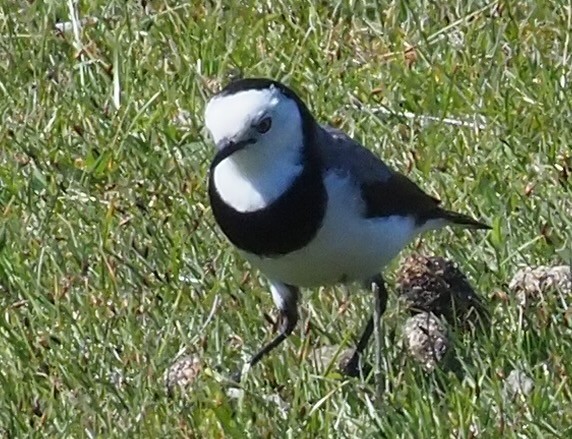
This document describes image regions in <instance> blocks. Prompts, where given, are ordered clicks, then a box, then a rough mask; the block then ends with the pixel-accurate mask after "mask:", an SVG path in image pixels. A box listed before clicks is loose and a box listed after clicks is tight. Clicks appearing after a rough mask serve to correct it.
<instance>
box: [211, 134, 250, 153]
mask: <svg viewBox="0 0 572 439" xmlns="http://www.w3.org/2000/svg"><path fill="white" fill-rule="evenodd" d="M252 143H254V139H246V140H240V141H238V142H237V141H234V140H232V139H226V138H225V139H221V140H220V141H218V142H217V144H216V148H217V150H219V151H220V152H222V153H223V154H224V156H225V157H229V156H231V155H232V154H234V153H235V152H238V151H240V150H241V149H244V148H245V147H246V146H248V145H250V144H252Z"/></svg>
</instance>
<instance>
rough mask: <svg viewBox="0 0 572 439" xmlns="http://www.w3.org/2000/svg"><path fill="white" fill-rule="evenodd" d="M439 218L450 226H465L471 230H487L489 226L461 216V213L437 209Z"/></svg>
mask: <svg viewBox="0 0 572 439" xmlns="http://www.w3.org/2000/svg"><path fill="white" fill-rule="evenodd" d="M439 214H440V215H439V217H440V218H443V219H445V220H447V221H449V222H450V223H451V224H457V225H459V226H465V227H467V228H471V229H484V230H489V229H490V228H491V226H489V225H487V224H484V223H481V222H479V221H477V220H475V219H473V218H471V217H470V216H467V215H463V214H462V213H457V212H451V211H450V210H445V209H439Z"/></svg>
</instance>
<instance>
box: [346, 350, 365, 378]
mask: <svg viewBox="0 0 572 439" xmlns="http://www.w3.org/2000/svg"><path fill="white" fill-rule="evenodd" d="M340 371H341V373H342V374H344V375H345V376H348V377H352V378H355V377H359V376H363V377H367V376H368V375H369V373H370V372H371V366H370V365H369V364H367V363H366V362H364V361H363V360H362V358H361V354H360V353H359V352H357V351H354V353H353V354H352V355H351V356H348V357H346V358H342V359H341V361H340Z"/></svg>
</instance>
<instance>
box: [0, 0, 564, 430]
mask: <svg viewBox="0 0 572 439" xmlns="http://www.w3.org/2000/svg"><path fill="white" fill-rule="evenodd" d="M199 3H200V5H199ZM220 3H224V4H231V3H233V4H234V5H233V6H220V4H219V2H214V1H209V2H179V1H170V0H169V1H150V2H135V1H132V2H125V1H117V0H111V1H103V0H95V1H90V2H87V1H81V2H75V1H73V0H69V1H68V2H39V1H36V2H34V1H28V2H25V1H16V0H7V1H4V2H3V3H2V4H1V5H0V93H1V95H2V98H1V99H0V112H1V114H2V126H1V128H0V208H1V212H2V215H1V216H0V293H1V294H0V306H1V307H2V313H1V315H0V334H1V335H0V364H1V370H0V383H1V388H2V392H1V394H0V431H1V432H2V433H1V435H2V436H4V437H36V436H37V437H40V436H42V437H43V436H52V437H54V436H55V437H83V436H88V437H160V436H163V437H244V436H249V437H290V436H297V437H354V436H361V437H381V436H384V437H390V438H393V437H403V438H412V437H415V438H420V437H421V438H431V437H434V438H447V437H454V438H469V437H471V438H475V437H486V438H496V437H506V438H523V437H527V438H528V437H543V438H544V437H562V438H566V437H570V436H571V425H572V408H571V405H570V399H571V398H572V394H571V393H572V392H571V390H570V379H571V376H572V375H571V374H572V358H571V355H572V354H571V352H572V329H571V325H572V322H571V319H570V315H571V313H570V306H572V305H571V304H572V299H571V297H570V296H566V297H563V298H562V297H560V296H557V295H552V296H550V295H549V296H546V300H544V301H542V302H541V303H538V304H536V305H535V306H533V307H527V308H523V307H521V306H519V301H518V300H517V299H516V297H515V295H514V294H512V293H511V291H510V290H509V288H508V284H509V281H510V279H511V277H512V276H513V275H514V273H515V272H516V271H517V270H518V269H519V268H520V267H522V266H536V265H562V264H569V263H570V260H571V259H572V247H571V245H572V244H571V242H572V241H571V238H572V232H571V230H572V228H571V225H572V201H571V200H572V196H571V195H572V194H571V192H572V191H571V181H572V180H571V178H570V174H571V167H572V163H571V161H572V159H571V155H572V154H571V145H572V130H571V129H570V126H571V120H572V107H571V105H572V95H571V93H570V90H571V85H570V82H571V81H572V74H571V70H570V66H571V65H572V59H571V51H572V48H571V47H570V38H571V33H570V28H571V26H572V25H571V23H572V18H571V15H572V5H571V4H570V2H557V1H553V2H550V1H533V0H520V1H516V0H515V1H512V0H507V1H498V2H494V1H493V2H484V1H472V2H454V1H443V2H431V1H424V0H412V1H408V2H400V1H395V2H386V3H378V2H373V1H354V2H347V1H337V2H323V1H322V2H297V3H295V2H286V1H283V0H282V1H273V2H270V1H267V2H265V1H260V2H254V1H247V2H240V3H239V2H220ZM74 5H76V6H74ZM240 74H243V75H249V76H254V75H257V76H269V77H273V78H277V79H281V80H283V81H285V82H287V83H288V84H289V85H291V86H292V87H293V88H295V89H296V90H298V91H299V93H300V95H301V96H302V98H304V99H305V100H306V101H307V102H308V105H309V106H310V108H311V109H312V110H313V112H314V113H315V114H316V115H317V117H318V118H319V119H320V120H321V121H324V122H329V123H331V124H333V125H336V126H339V127H341V128H343V129H344V130H347V131H348V132H350V133H351V134H353V135H354V136H355V137H356V138H357V139H359V140H360V141H363V142H364V143H365V144H366V145H367V146H368V147H369V148H371V149H372V150H373V151H375V153H376V154H378V155H379V156H381V157H383V158H384V160H386V161H387V162H388V163H390V164H391V165H392V166H394V167H396V168H399V169H400V170H402V171H403V172H405V173H406V174H407V175H408V176H409V177H410V178H412V179H413V180H415V181H416V182H418V183H419V184H420V185H421V186H422V187H423V188H424V189H425V190H426V191H427V192H429V193H430V194H432V195H434V196H439V197H440V198H441V199H442V200H443V204H444V205H445V206H447V207H449V208H452V209H455V210H458V211H461V212H464V213H469V214H471V215H473V216H475V217H477V218H479V219H481V220H483V221H487V222H488V223H490V224H491V225H492V226H493V229H492V231H490V232H488V233H483V232H477V233H471V232H467V231H450V230H445V231H442V232H438V233H432V234H428V235H426V236H425V237H424V238H423V239H422V240H419V241H416V242H415V243H414V244H412V245H411V246H410V247H409V248H407V249H406V250H404V252H403V255H402V256H405V255H407V254H408V253H409V252H411V251H412V250H413V249H416V250H417V251H418V252H421V253H425V254H430V253H432V254H437V255H440V256H444V257H447V258H450V259H453V260H454V261H455V262H456V263H457V264H458V265H459V267H460V269H461V270H462V271H463V272H464V273H466V275H467V276H468V278H469V279H470V281H471V283H472V284H473V285H474V286H475V288H476V290H477V291H478V292H479V293H480V294H481V295H482V296H483V297H484V298H485V299H486V300H487V302H488V303H489V306H490V309H491V324H490V328H489V329H490V330H489V331H485V333H484V334H482V333H480V334H478V335H476V334H473V333H470V332H469V333H467V332H464V333H460V332H458V333H456V334H457V335H456V338H455V340H454V344H455V352H456V356H457V358H458V359H459V362H460V368H461V371H462V373H460V374H456V375H454V374H452V373H450V372H447V371H443V370H439V369H438V370H436V371H434V372H432V373H427V372H425V371H424V369H423V368H421V367H420V366H419V365H417V364H415V363H414V362H413V361H411V360H410V359H408V357H407V356H406V355H405V350H404V347H403V343H402V342H401V341H400V340H401V338H400V333H399V332H400V329H399V328H401V325H402V324H403V322H404V321H405V319H406V318H407V317H408V314H407V313H406V312H404V310H403V309H402V307H401V306H400V305H399V302H398V301H397V300H396V298H395V295H393V294H392V296H391V298H390V303H389V307H388V311H387V314H386V316H385V325H384V327H385V346H386V348H385V352H384V358H385V360H386V361H385V363H386V365H387V368H386V370H385V371H384V377H385V380H386V383H387V389H386V393H385V395H384V398H383V401H374V400H373V397H374V386H373V384H371V383H369V382H365V381H363V380H360V379H344V378H343V377H341V376H340V375H339V374H337V373H335V372H325V373H317V372H315V370H314V369H313V368H312V366H311V364H310V363H311V362H310V361H309V359H308V358H307V357H308V355H307V353H308V352H309V351H310V349H312V348H314V347H320V346H327V345H334V344H340V345H343V346H348V345H351V343H352V342H353V341H354V340H355V335H356V334H357V333H358V332H359V331H360V330H361V327H362V326H363V324H364V322H365V318H366V315H367V314H368V313H369V311H370V309H371V302H372V300H371V297H370V296H369V295H368V294H364V293H362V292H359V289H358V288H355V287H351V288H349V290H348V291H349V294H347V293H348V292H347V291H345V290H344V289H342V288H323V289H320V290H313V291H306V292H305V293H304V297H303V301H302V303H303V304H302V307H301V316H302V319H301V320H302V321H301V323H300V325H299V327H298V329H297V330H296V331H295V333H294V334H293V336H292V337H291V338H290V339H289V340H288V341H287V342H286V343H285V344H284V345H283V346H282V347H280V348H279V349H277V350H276V351H275V352H274V353H273V354H272V355H271V356H270V357H269V358H267V359H266V360H264V361H263V363H261V364H260V365H259V366H257V368H256V369H253V370H252V371H251V373H250V374H249V375H248V377H247V378H246V380H245V382H244V384H243V390H244V393H242V394H241V396H240V398H239V399H234V398H231V397H230V396H228V390H227V387H226V385H225V383H224V381H223V378H224V376H225V375H226V373H227V371H229V370H233V369H234V367H235V366H236V365H237V364H239V363H240V362H241V361H242V360H244V359H246V358H247V357H248V355H249V354H251V353H253V352H254V351H255V349H256V348H258V347H259V346H260V344H261V343H262V342H264V341H267V340H269V339H270V337H271V336H272V333H273V330H274V329H275V328H274V326H273V325H272V324H271V323H270V322H269V321H270V320H272V319H274V318H275V314H274V313H273V306H272V302H271V298H270V294H269V293H268V287H267V285H266V284H265V283H264V280H263V279H262V278H261V277H260V276H259V274H258V273H257V272H255V271H252V270H251V269H250V268H249V267H248V266H247V265H246V264H245V263H244V262H243V261H242V260H241V259H240V258H238V257H237V255H236V253H235V252H234V251H233V250H232V248H231V247H230V246H229V245H228V243H227V242H226V241H225V240H224V239H222V238H221V236H220V233H219V232H218V230H217V228H216V226H215V224H214V221H213V218H212V215H211V212H210V209H209V205H208V201H207V197H206V176H207V171H208V165H209V161H210V159H211V158H212V156H213V149H212V146H211V145H210V144H209V142H208V139H207V137H206V134H205V131H204V129H203V123H202V120H203V108H204V104H205V99H207V98H208V96H210V95H211V93H212V92H213V91H216V90H217V89H218V87H220V84H221V83H223V84H224V83H225V82H226V81H227V80H228V79H229V78H231V77H232V76H236V75H240ZM398 266H399V260H396V261H395V263H394V264H393V265H392V266H389V267H387V269H386V271H385V272H386V278H387V280H388V285H389V289H390V291H393V290H394V289H393V285H392V282H393V281H394V273H395V270H396V268H397V267H398ZM567 311H568V312H567ZM177 354H186V355H194V356H197V357H198V358H199V359H200V362H201V365H200V366H198V363H196V364H197V368H199V367H200V368H201V369H200V370H201V371H200V373H199V378H198V380H197V381H196V382H195V385H194V387H193V388H191V389H189V390H188V391H187V392H174V393H173V392H168V391H167V388H166V387H165V380H164V375H165V372H166V370H167V369H168V368H169V366H170V365H171V364H172V362H173V361H174V360H175V358H176V357H177ZM369 357H370V358H372V357H373V355H372V352H371V351H370V352H369ZM191 363H193V362H192V361H191ZM193 364H195V363H193ZM514 370H518V372H515V373H513V374H512V376H513V377H514V376H517V377H518V376H520V375H519V374H520V373H522V374H524V375H526V376H527V377H530V378H531V379H532V380H533V382H534V386H533V388H531V387H530V386H528V387H527V389H528V390H527V392H524V393H526V395H524V394H520V395H517V397H514V398H508V397H507V392H506V391H504V390H503V389H505V387H504V386H505V378H506V377H507V376H509V374H511V373H512V372H513V371H514ZM513 393H514V392H513ZM235 394H236V392H235ZM276 401H278V402H280V404H277V403H276Z"/></svg>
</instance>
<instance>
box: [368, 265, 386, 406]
mask: <svg viewBox="0 0 572 439" xmlns="http://www.w3.org/2000/svg"><path fill="white" fill-rule="evenodd" d="M371 290H372V292H373V297H374V309H373V333H374V337H375V371H374V379H375V387H376V394H377V398H378V401H381V395H382V394H383V380H382V377H381V351H382V349H383V340H382V336H383V334H382V325H381V316H382V315H383V313H384V312H385V308H386V307H387V290H386V289H385V282H384V281H383V278H382V277H381V276H379V277H378V278H376V279H372V281H371Z"/></svg>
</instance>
